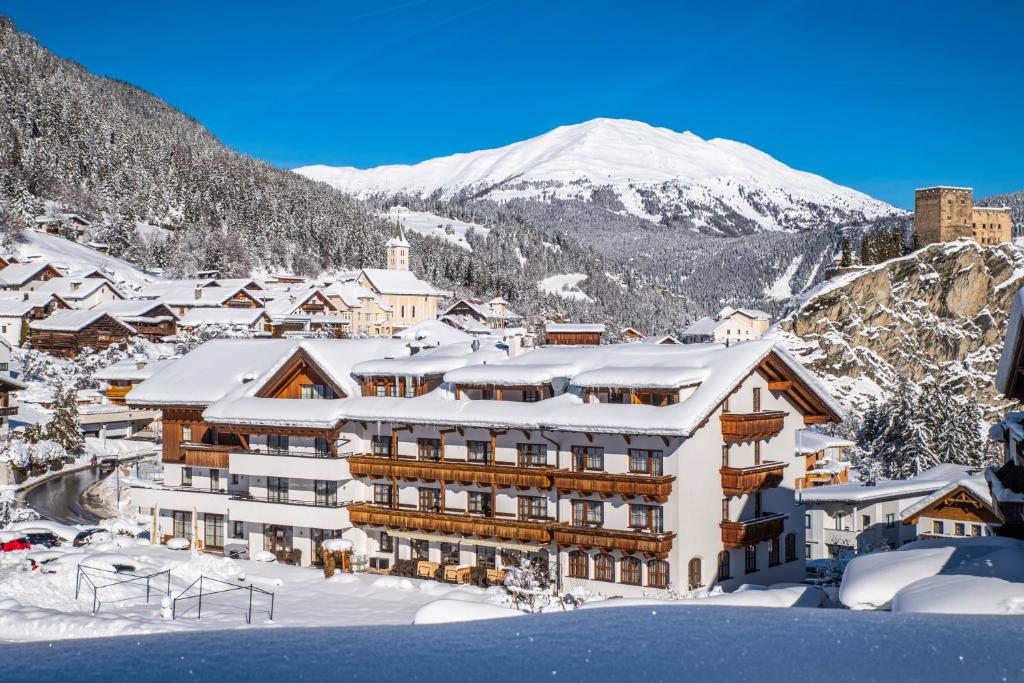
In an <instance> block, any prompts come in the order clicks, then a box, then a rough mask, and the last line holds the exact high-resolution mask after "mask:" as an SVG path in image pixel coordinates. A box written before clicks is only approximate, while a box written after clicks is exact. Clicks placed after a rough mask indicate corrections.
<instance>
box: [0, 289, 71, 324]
mask: <svg viewBox="0 0 1024 683" xmlns="http://www.w3.org/2000/svg"><path fill="white" fill-rule="evenodd" d="M52 301H59V302H60V303H61V304H63V305H64V307H67V304H66V303H65V302H64V300H63V299H61V298H60V297H58V296H57V295H56V294H54V293H52V292H0V316H3V317H8V318H23V317H24V316H26V315H28V314H29V313H31V312H32V311H33V310H34V309H36V308H43V307H45V306H48V305H49V304H50V302H52Z"/></svg>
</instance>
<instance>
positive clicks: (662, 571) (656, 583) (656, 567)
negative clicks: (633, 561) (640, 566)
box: [647, 560, 668, 588]
mask: <svg viewBox="0 0 1024 683" xmlns="http://www.w3.org/2000/svg"><path fill="white" fill-rule="evenodd" d="M647 585H648V586H650V587H651V588H668V562H665V561H664V560H650V561H649V562H648V563H647Z"/></svg>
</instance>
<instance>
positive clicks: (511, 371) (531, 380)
mask: <svg viewBox="0 0 1024 683" xmlns="http://www.w3.org/2000/svg"><path fill="white" fill-rule="evenodd" d="M527 355H531V354H527ZM572 372H573V366H572V365H568V364H566V365H557V364H537V365H532V364H531V365H526V364H522V365H505V364H501V363H491V364H487V365H473V366H470V367H464V368H459V369H457V370H452V371H451V372H446V373H445V375H444V381H445V382H448V383H449V384H460V385H487V386H500V387H514V386H537V385H541V384H550V383H551V382H552V380H554V379H555V378H556V377H569V376H571V375H572Z"/></svg>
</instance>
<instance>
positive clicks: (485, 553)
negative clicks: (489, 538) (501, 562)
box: [476, 545, 496, 569]
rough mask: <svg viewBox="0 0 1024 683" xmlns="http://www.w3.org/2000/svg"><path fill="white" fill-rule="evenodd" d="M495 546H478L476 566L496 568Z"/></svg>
mask: <svg viewBox="0 0 1024 683" xmlns="http://www.w3.org/2000/svg"><path fill="white" fill-rule="evenodd" d="M495 555H496V553H495V552H494V548H492V547H490V546H485V545H478V546H476V566H478V567H483V568H484V569H494V558H495Z"/></svg>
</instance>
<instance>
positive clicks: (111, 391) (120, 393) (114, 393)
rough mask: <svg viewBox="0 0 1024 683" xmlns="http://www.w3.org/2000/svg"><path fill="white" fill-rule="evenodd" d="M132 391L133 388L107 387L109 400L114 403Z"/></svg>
mask: <svg viewBox="0 0 1024 683" xmlns="http://www.w3.org/2000/svg"><path fill="white" fill-rule="evenodd" d="M131 390H132V387H130V386H127V387H107V391H106V394H107V398H109V399H110V400H112V401H117V400H120V399H123V398H124V397H125V396H127V395H128V392H129V391H131Z"/></svg>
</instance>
